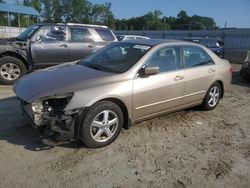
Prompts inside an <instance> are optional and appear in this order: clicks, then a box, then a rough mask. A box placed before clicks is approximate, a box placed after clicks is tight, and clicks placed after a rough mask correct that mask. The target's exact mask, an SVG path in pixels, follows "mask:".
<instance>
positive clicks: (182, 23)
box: [116, 10, 216, 30]
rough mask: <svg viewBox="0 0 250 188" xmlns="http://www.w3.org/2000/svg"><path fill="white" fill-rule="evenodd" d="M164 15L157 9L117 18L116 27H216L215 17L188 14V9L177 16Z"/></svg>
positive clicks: (157, 28)
mask: <svg viewBox="0 0 250 188" xmlns="http://www.w3.org/2000/svg"><path fill="white" fill-rule="evenodd" d="M161 16H162V12H161V11H159V10H155V11H153V12H149V13H147V14H145V15H144V16H140V17H136V18H130V19H122V20H116V29H118V30H128V29H130V28H133V29H134V30H169V29H172V30H189V29H197V30H200V29H216V23H215V22H214V19H213V18H209V17H202V16H197V15H194V16H192V17H190V16H188V14H187V12H186V11H183V10H182V11H180V12H179V14H178V15H177V17H172V16H169V17H167V16H163V17H161Z"/></svg>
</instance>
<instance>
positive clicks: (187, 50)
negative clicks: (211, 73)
mask: <svg viewBox="0 0 250 188" xmlns="http://www.w3.org/2000/svg"><path fill="white" fill-rule="evenodd" d="M183 57H184V62H185V67H186V68H190V67H197V66H202V65H212V64H214V62H213V61H212V59H211V58H210V56H209V55H208V54H207V53H206V52H205V51H204V50H203V49H201V48H200V47H196V46H185V47H183Z"/></svg>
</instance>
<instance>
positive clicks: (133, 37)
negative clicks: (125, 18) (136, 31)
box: [116, 35, 150, 41]
mask: <svg viewBox="0 0 250 188" xmlns="http://www.w3.org/2000/svg"><path fill="white" fill-rule="evenodd" d="M116 37H117V39H118V41H123V40H138V39H150V38H149V37H144V36H139V35H116Z"/></svg>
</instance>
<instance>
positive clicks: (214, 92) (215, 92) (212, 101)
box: [208, 86, 220, 107]
mask: <svg viewBox="0 0 250 188" xmlns="http://www.w3.org/2000/svg"><path fill="white" fill-rule="evenodd" d="M219 98H220V90H219V88H218V87H217V86H213V87H212V88H211V89H210V92H209V99H208V105H209V106H210V107H214V106H216V104H217V103H218V101H219Z"/></svg>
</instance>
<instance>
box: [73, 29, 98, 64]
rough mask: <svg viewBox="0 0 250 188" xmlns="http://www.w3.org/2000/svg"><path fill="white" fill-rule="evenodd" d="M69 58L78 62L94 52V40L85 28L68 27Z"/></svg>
mask: <svg viewBox="0 0 250 188" xmlns="http://www.w3.org/2000/svg"><path fill="white" fill-rule="evenodd" d="M69 30H70V40H69V56H70V60H71V61H75V60H79V59H82V58H84V57H86V56H87V55H89V54H90V53H92V52H93V51H95V50H96V48H95V45H94V39H93V36H92V35H91V33H90V31H89V29H88V28H87V27H82V26H70V29H69Z"/></svg>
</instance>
